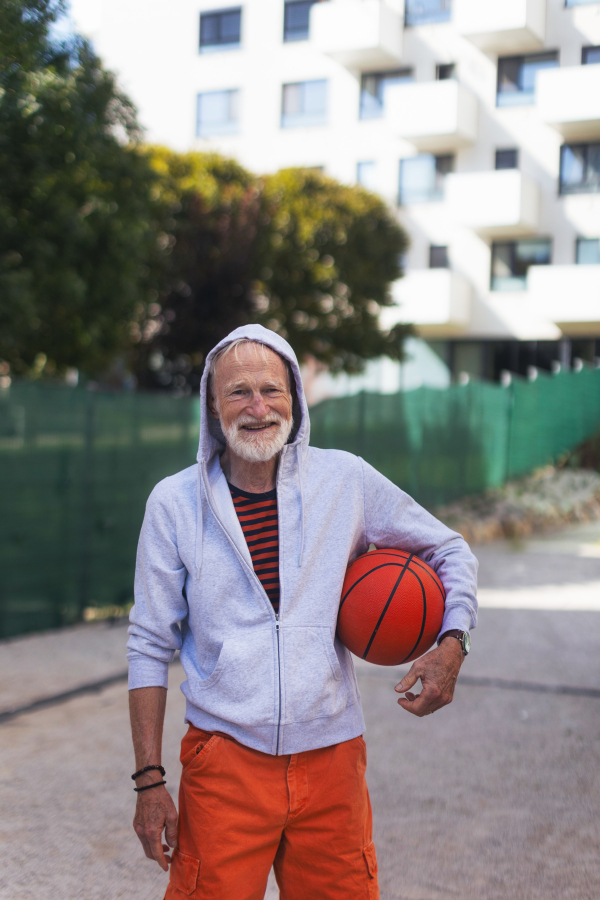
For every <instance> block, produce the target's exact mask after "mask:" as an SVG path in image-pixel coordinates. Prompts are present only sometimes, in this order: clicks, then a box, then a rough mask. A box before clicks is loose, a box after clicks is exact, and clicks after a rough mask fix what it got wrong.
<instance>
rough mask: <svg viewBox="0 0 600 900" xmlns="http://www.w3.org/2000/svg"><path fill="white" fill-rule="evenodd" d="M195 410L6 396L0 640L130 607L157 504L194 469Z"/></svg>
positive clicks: (101, 397)
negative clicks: (160, 489)
mask: <svg viewBox="0 0 600 900" xmlns="http://www.w3.org/2000/svg"><path fill="white" fill-rule="evenodd" d="M197 409H198V403H197V402H196V403H195V404H194V403H193V402H192V401H190V400H189V399H181V400H180V399H174V398H172V397H166V396H161V395H144V394H133V393H131V394H105V393H98V392H93V391H85V390H78V389H69V388H60V387H48V386H38V385H29V384H16V385H13V386H11V387H10V389H9V390H8V391H2V392H0V636H4V637H7V636H10V635H14V634H19V633H22V632H25V631H30V630H38V629H43V628H51V627H55V626H58V625H62V624H67V623H70V622H74V621H77V620H79V619H80V618H81V615H82V611H83V610H84V609H86V608H89V607H95V606H98V607H102V606H108V605H118V606H124V605H127V603H128V602H130V600H131V599H132V591H133V567H134V560H135V548H136V544H137V538H138V534H139V529H140V525H141V521H142V518H143V514H144V505H145V502H146V499H147V496H148V494H149V493H150V491H151V490H152V487H153V486H154V485H155V484H156V482H157V481H159V480H160V479H161V478H164V477H165V476H166V475H170V474H172V473H173V472H176V471H178V470H179V469H182V468H185V466H187V465H190V464H191V463H192V462H193V461H194V458H195V448H196V446H197V441H198V423H197V421H196V420H195V417H194V413H195V411H196V412H197ZM196 419H197V415H196Z"/></svg>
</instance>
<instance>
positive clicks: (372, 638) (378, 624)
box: [362, 553, 413, 659]
mask: <svg viewBox="0 0 600 900" xmlns="http://www.w3.org/2000/svg"><path fill="white" fill-rule="evenodd" d="M412 558H413V554H412V553H411V554H410V556H409V557H408V559H407V560H406V562H405V563H404V565H403V566H402V571H401V572H400V574H399V575H398V580H397V581H396V584H395V585H394V587H393V588H392V592H391V594H390V596H389V597H388V598H387V602H386V604H385V606H384V607H383V610H382V611H381V615H380V616H379V621H378V622H377V625H376V626H375V628H374V629H373V634H372V635H371V637H370V639H369V643H368V644H367V649H366V650H365V652H364V653H363V655H362V658H363V659H366V658H367V654H368V652H369V650H370V649H371V644H372V643H373V641H374V640H375V636H376V635H377V632H378V631H379V626H380V625H381V623H382V622H383V619H384V617H385V614H386V612H387V611H388V606H389V605H390V603H391V602H392V600H393V599H394V594H395V593H396V591H397V590H398V585H399V584H400V582H401V581H402V579H403V578H404V573H405V572H406V570H407V569H408V566H409V565H410V561H411V559H412ZM371 571H373V569H372V570H371Z"/></svg>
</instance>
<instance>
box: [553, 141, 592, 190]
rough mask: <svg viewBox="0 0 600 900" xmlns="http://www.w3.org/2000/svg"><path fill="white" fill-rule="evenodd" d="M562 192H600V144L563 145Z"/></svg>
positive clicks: (561, 163)
mask: <svg viewBox="0 0 600 900" xmlns="http://www.w3.org/2000/svg"><path fill="white" fill-rule="evenodd" d="M560 192H561V194H596V193H599V192H600V144H564V145H563V146H562V147H561V157H560Z"/></svg>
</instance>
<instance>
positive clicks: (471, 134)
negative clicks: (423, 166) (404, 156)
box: [386, 80, 477, 153]
mask: <svg viewBox="0 0 600 900" xmlns="http://www.w3.org/2000/svg"><path fill="white" fill-rule="evenodd" d="M386 118H387V121H388V123H389V125H390V126H391V128H392V129H393V131H394V133H395V134H397V135H398V137H401V138H404V139H405V140H407V141H410V142H411V143H412V144H414V145H415V146H416V147H417V149H418V150H420V151H424V152H432V153H435V152H436V151H444V150H456V149H459V148H460V147H466V146H468V145H469V144H472V143H473V142H474V141H475V140H476V138H477V99H476V97H475V95H474V94H472V93H471V91H469V90H468V88H466V87H464V85H462V84H459V83H458V82H457V81H454V80H448V81H431V82H424V83H420V84H394V85H390V87H389V88H388V90H387V94H386Z"/></svg>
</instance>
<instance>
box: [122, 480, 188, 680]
mask: <svg viewBox="0 0 600 900" xmlns="http://www.w3.org/2000/svg"><path fill="white" fill-rule="evenodd" d="M186 574H187V569H186V568H185V566H184V564H183V562H182V561H181V558H180V556H179V553H178V550H177V535H176V529H175V517H174V515H173V508H172V499H171V491H170V485H169V479H168V478H166V479H165V480H164V481H161V482H160V483H159V484H157V486H156V487H155V488H154V490H153V491H152V493H151V494H150V497H149V498H148V502H147V504H146V514H145V516H144V522H143V524H142V530H141V533H140V539H139V543H138V551H137V560H136V567H135V586H134V595H135V603H134V605H133V608H132V610H131V613H130V616H129V620H130V623H131V624H130V626H129V640H128V642H127V651H128V652H127V659H128V660H129V690H132V689H133V688H141V687H165V688H166V687H168V670H169V663H170V662H171V660H172V659H173V657H174V655H175V651H176V650H180V649H181V643H182V640H181V628H180V624H179V623H180V622H181V621H182V620H183V619H184V618H185V617H186V616H187V614H188V605H187V601H186V598H185V593H184V585H185V578H186Z"/></svg>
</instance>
